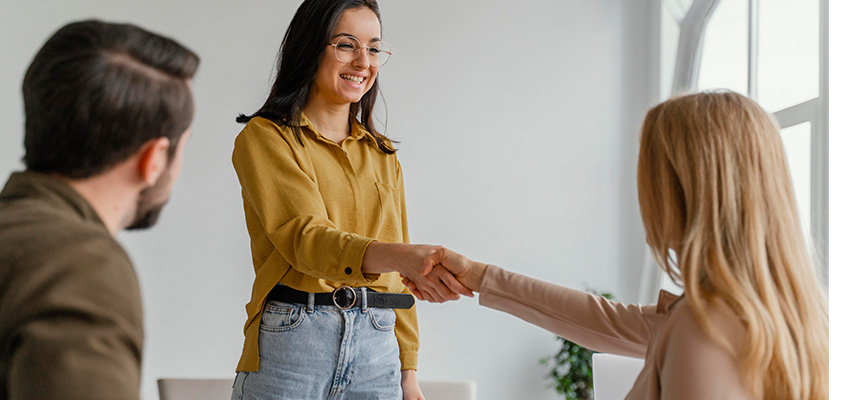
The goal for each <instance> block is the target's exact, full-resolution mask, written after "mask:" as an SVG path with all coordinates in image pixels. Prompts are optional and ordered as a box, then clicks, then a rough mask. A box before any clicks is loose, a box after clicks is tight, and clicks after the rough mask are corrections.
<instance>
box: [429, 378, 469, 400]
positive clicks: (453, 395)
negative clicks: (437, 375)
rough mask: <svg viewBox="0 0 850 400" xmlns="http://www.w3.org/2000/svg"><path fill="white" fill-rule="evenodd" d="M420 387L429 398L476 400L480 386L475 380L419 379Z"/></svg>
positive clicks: (437, 399) (435, 399) (433, 399)
mask: <svg viewBox="0 0 850 400" xmlns="http://www.w3.org/2000/svg"><path fill="white" fill-rule="evenodd" d="M419 388H420V389H422V394H423V395H425V398H426V399H428V400H475V398H476V396H477V393H476V392H477V389H478V387H477V386H476V384H475V381H429V380H424V381H419Z"/></svg>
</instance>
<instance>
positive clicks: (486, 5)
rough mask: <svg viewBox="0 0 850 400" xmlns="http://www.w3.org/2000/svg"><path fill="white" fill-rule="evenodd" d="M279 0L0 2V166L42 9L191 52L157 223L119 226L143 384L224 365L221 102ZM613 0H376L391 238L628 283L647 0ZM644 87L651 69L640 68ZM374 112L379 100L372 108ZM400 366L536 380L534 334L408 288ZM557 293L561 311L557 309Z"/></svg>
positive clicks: (265, 62) (634, 242) (225, 192)
mask: <svg viewBox="0 0 850 400" xmlns="http://www.w3.org/2000/svg"><path fill="white" fill-rule="evenodd" d="M299 3H300V2H297V1H292V0H290V1H270V0H269V1H251V2H246V1H240V2H234V1H221V0H220V1H207V2H193V1H189V0H168V1H166V0H153V1H145V2H141V1H138V0H135V1H116V0H86V1H82V0H80V1H74V2H67V1H58V0H54V1H48V2H41V3H39V5H35V4H36V3H32V2H29V1H23V0H4V2H3V3H2V4H0V51H2V53H3V57H2V58H0V120H2V121H4V126H5V131H4V132H3V134H2V136H0V174H1V175H4V176H5V175H7V173H8V172H11V171H12V170H16V169H20V168H21V167H22V166H21V163H20V162H19V160H20V158H21V156H22V154H23V146H22V143H23V139H22V138H23V117H22V115H23V110H22V105H21V99H20V84H21V79H22V78H23V74H24V71H25V69H26V67H27V65H28V64H29V62H30V61H31V58H32V56H33V55H34V54H35V52H36V50H37V49H38V48H39V47H40V45H41V44H42V43H43V42H44V40H46V39H47V37H48V36H49V35H50V34H51V33H52V32H53V31H55V30H56V29H57V28H58V27H59V26H61V25H63V24H64V23H66V22H69V21H72V20H78V19H82V18H89V17H97V18H101V19H105V20H112V21H130V22H134V23H137V24H139V25H141V26H143V27H146V28H148V29H151V30H154V31H156V32H160V33H165V34H167V35H169V36H172V37H174V38H176V39H178V40H179V41H181V42H183V43H185V44H186V45H188V46H189V47H191V48H192V49H194V50H196V51H197V52H198V53H199V54H200V55H201V57H202V66H201V70H200V72H199V74H198V76H197V79H196V86H195V87H196V94H197V104H198V106H197V110H198V111H197V115H196V119H195V123H194V130H195V134H194V136H193V137H192V139H191V141H190V142H189V146H188V148H187V153H186V162H185V166H184V172H183V175H182V177H181V179H180V181H179V182H178V185H177V187H176V189H175V191H174V194H173V196H172V200H171V203H170V204H169V206H168V207H167V208H166V211H165V213H164V216H163V219H162V220H161V222H160V224H159V225H158V226H157V227H156V228H155V229H153V230H152V231H149V232H145V233H123V234H121V235H120V236H119V240H120V241H121V242H122V243H123V244H125V246H126V247H127V249H128V252H129V254H130V256H131V258H132V259H133V260H134V262H135V264H136V267H137V270H138V273H139V277H140V280H141V284H142V290H143V295H144V302H145V317H146V335H147V336H146V347H145V354H144V357H145V359H144V360H145V361H144V377H143V379H144V382H143V388H142V392H143V397H144V398H145V399H149V400H153V399H156V398H157V395H156V387H155V380H156V379H157V378H159V377H164V376H184V377H231V376H232V374H233V369H234V367H235V363H236V360H237V359H238V356H239V353H240V349H241V344H242V333H241V329H242V324H243V323H244V307H243V306H244V304H245V303H246V302H247V300H248V297H249V290H250V285H251V281H252V278H253V273H252V270H251V263H250V254H249V251H248V238H247V234H246V231H245V227H244V221H243V215H242V206H241V198H240V195H239V185H238V182H237V180H236V176H235V174H234V173H233V171H232V167H231V165H230V152H231V150H232V144H233V139H234V138H235V136H236V134H237V133H238V131H239V129H240V126H239V125H237V124H236V123H235V122H233V118H234V116H235V115H236V114H237V113H238V112H252V111H254V110H255V109H256V108H257V107H258V106H259V105H260V104H261V102H262V101H263V100H264V99H265V96H266V94H267V90H268V86H269V83H270V80H271V78H272V69H273V63H274V59H275V55H276V51H277V47H278V45H279V43H280V39H281V38H282V35H283V32H284V30H285V29H286V26H287V24H288V23H289V21H290V19H291V17H292V15H293V13H294V10H295V8H296V7H297V5H298V4H299ZM642 3H643V2H632V1H625V0H603V1H595V2H589V1H584V0H568V1H565V0H550V1H547V0H526V1H523V2H516V1H506V0H489V1H488V0H475V1H472V0H464V1H457V0H429V1H415V2H412V1H400V0H384V1H383V2H382V10H383V17H384V39H385V40H386V41H388V42H389V43H390V44H391V45H392V49H393V51H394V53H395V55H394V56H393V58H392V59H391V60H390V62H389V64H387V65H386V66H385V67H384V68H383V69H382V71H381V86H382V88H383V93H384V96H385V98H386V101H387V103H388V107H387V108H388V115H389V121H388V128H387V131H386V133H387V134H388V135H389V136H391V137H393V138H395V139H398V140H400V141H401V145H400V148H401V151H400V153H399V157H400V159H401V161H402V165H403V166H404V170H405V181H406V183H407V199H408V212H409V216H410V228H411V237H412V240H413V241H414V242H419V243H433V244H443V245H446V246H448V247H451V248H454V249H456V250H459V251H461V252H464V253H466V254H467V255H469V256H470V257H472V258H476V259H480V260H482V261H488V262H491V263H494V264H498V265H501V266H504V267H509V268H510V269H513V270H516V271H520V272H523V273H526V274H529V275H532V276H535V277H539V278H542V279H547V280H551V281H554V282H558V283H561V284H564V285H567V286H572V287H577V288H582V287H584V286H585V285H588V286H590V287H593V288H597V289H605V290H611V291H614V292H615V293H616V294H617V295H619V297H620V298H621V299H624V300H634V299H636V298H637V295H638V293H637V280H639V277H640V271H639V268H640V264H641V259H642V255H643V231H642V227H641V224H640V219H639V216H638V210H637V202H636V190H635V183H634V175H635V163H636V153H637V131H638V125H639V123H640V120H641V117H642V114H643V112H644V111H645V109H646V108H647V106H648V101H649V100H648V99H651V98H652V96H653V93H654V92H653V89H652V88H653V87H654V86H653V85H652V83H649V82H648V81H647V77H648V76H650V75H651V74H649V72H648V70H649V69H650V68H651V67H652V65H651V63H650V62H649V60H650V59H651V58H652V57H650V53H651V52H650V50H651V49H649V48H648V46H647V43H648V42H649V41H648V40H647V35H648V33H647V32H648V30H647V23H646V21H647V18H646V15H647V10H646V8H645V5H643V4H642ZM656 86H657V85H656ZM381 119H383V117H381ZM419 310H420V327H421V336H422V349H421V356H420V372H419V376H420V379H474V380H476V381H478V385H479V398H480V399H488V400H490V399H496V400H498V399H520V398H523V399H526V398H533V399H555V398H556V397H557V396H556V395H555V393H554V391H553V390H552V389H550V388H548V387H547V382H546V381H545V378H544V377H545V375H546V370H545V369H544V368H543V367H542V366H541V365H540V364H539V362H538V361H539V360H540V359H541V358H542V357H545V356H547V355H550V354H553V353H554V352H555V351H556V347H557V343H556V341H555V340H554V336H553V335H552V334H550V333H548V332H545V331H543V330H541V329H539V328H536V327H533V326H530V325H526V324H524V323H523V322H521V321H520V320H518V319H516V318H513V317H510V316H508V315H505V314H502V313H499V312H496V311H493V310H489V309H484V308H480V307H479V306H478V305H477V300H471V299H465V300H462V301H459V302H456V303H452V304H447V305H430V304H420V305H419ZM564 312H569V310H564Z"/></svg>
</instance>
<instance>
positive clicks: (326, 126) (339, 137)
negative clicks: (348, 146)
mask: <svg viewBox="0 0 850 400" xmlns="http://www.w3.org/2000/svg"><path fill="white" fill-rule="evenodd" d="M311 97H313V98H315V96H311ZM350 110H351V105H350V104H339V105H330V104H326V103H321V101H320V100H307V105H305V106H304V114H306V115H307V118H310V122H312V123H313V125H314V126H315V127H316V129H318V130H319V133H321V134H322V136H324V137H326V138H328V139H330V140H333V141H334V142H337V143H342V141H343V140H345V138H347V137H348V136H349V135H351V130H350V129H351V128H350V127H349V126H348V122H349V121H348V118H349V111H350Z"/></svg>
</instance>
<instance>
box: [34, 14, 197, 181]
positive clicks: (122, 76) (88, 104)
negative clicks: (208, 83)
mask: <svg viewBox="0 0 850 400" xmlns="http://www.w3.org/2000/svg"><path fill="white" fill-rule="evenodd" d="M199 62H200V61H199V58H198V56H197V55H196V54H195V53H193V52H192V51H191V50H189V49H188V48H186V47H184V46H183V45H181V44H180V43H178V42H176V41H174V40H173V39H170V38H167V37H164V36H161V35H158V34H156V33H153V32H149V31H147V30H144V29H142V28H140V27H138V26H134V25H128V24H114V23H107V22H102V21H97V20H89V21H81V22H74V23H71V24H68V25H65V26H64V27H62V28H61V29H59V30H58V31H57V32H56V33H54V34H53V36H51V37H50V39H48V40H47V42H46V43H45V44H44V46H42V47H41V49H40V50H39V51H38V53H37V54H36V55H35V57H34V59H33V61H32V63H31V64H30V66H29V69H27V73H26V76H24V83H23V87H22V91H23V95H24V112H25V114H26V123H25V135H24V148H25V150H26V155H24V163H25V164H26V166H27V169H29V170H31V171H38V172H44V173H57V174H60V175H64V176H67V177H71V178H87V177H90V176H94V175H97V174H99V173H101V172H103V171H106V170H107V169H109V168H110V167H112V166H114V165H116V164H118V163H119V162H121V161H124V160H126V159H127V158H128V157H130V156H131V155H132V154H133V153H134V152H136V151H137V150H138V149H139V148H140V147H141V146H142V145H143V144H144V143H145V142H147V141H149V140H151V139H156V138H159V137H166V138H168V139H169V140H170V146H169V149H168V154H169V157H171V156H173V155H174V151H175V150H176V149H177V142H178V139H179V138H180V135H181V134H182V133H183V132H185V131H186V129H187V128H189V125H190V124H191V122H192V117H193V115H194V111H195V108H194V102H193V100H192V91H191V89H190V87H189V82H188V80H189V79H191V78H192V77H193V76H194V75H195V71H196V70H197V69H198V64H199Z"/></svg>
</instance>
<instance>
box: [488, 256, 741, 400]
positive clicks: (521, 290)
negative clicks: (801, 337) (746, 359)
mask: <svg viewBox="0 0 850 400" xmlns="http://www.w3.org/2000/svg"><path fill="white" fill-rule="evenodd" d="M480 292H481V295H480V297H479V302H480V304H481V305H483V306H485V307H489V308H493V309H496V310H500V311H504V312H507V313H509V314H513V315H514V316H517V317H519V318H521V319H524V320H525V321H528V322H530V323H532V324H534V325H537V326H539V327H541V328H544V329H547V330H549V331H551V332H553V333H555V334H557V335H559V336H562V337H564V338H565V339H568V340H570V341H573V342H575V343H578V344H579V345H582V346H584V347H587V348H589V349H591V350H595V351H599V352H604V353H612V354H619V355H624V356H631V357H639V358H645V359H646V364H645V365H644V368H643V370H642V371H641V373H640V375H638V377H637V379H636V380H635V384H634V386H633V387H632V390H631V391H630V392H629V395H628V396H627V397H626V398H627V399H724V400H734V399H750V398H751V396H750V395H749V393H748V391H747V390H746V389H745V388H744V386H743V384H742V382H741V379H740V377H739V373H738V369H737V365H736V360H735V357H734V356H733V354H730V353H729V352H728V351H727V350H725V349H724V348H723V347H721V346H720V345H719V344H717V343H716V342H715V341H713V340H712V339H710V338H709V337H708V335H707V334H706V333H705V332H704V331H703V330H702V328H700V326H699V324H698V323H697V320H696V318H695V317H694V314H693V313H692V312H691V309H690V307H689V306H688V303H687V302H686V301H684V298H683V297H679V296H675V295H672V294H670V293H668V292H665V291H662V292H661V293H660V295H659V297H658V304H652V305H648V306H640V305H626V304H621V303H617V302H613V301H610V300H607V299H605V298H604V297H601V296H595V295H592V294H589V293H586V292H582V291H578V290H573V289H569V288H565V287H562V286H558V285H555V284H552V283H547V282H543V281H539V280H536V279H533V278H529V277H526V276H523V275H520V274H516V273H512V272H508V271H505V270H503V269H501V268H499V267H496V266H493V265H491V266H489V267H488V268H487V271H486V273H485V275H484V280H483V282H482V283H481V290H480ZM708 315H709V318H710V319H711V321H712V322H713V323H714V324H715V326H716V327H717V328H718V329H719V331H720V332H721V333H722V334H723V335H724V336H725V337H727V338H728V339H729V340H730V342H731V343H730V344H731V345H732V347H733V349H735V350H736V353H737V352H738V351H739V350H740V349H741V348H742V346H743V333H744V325H743V323H742V322H741V321H740V319H739V318H737V317H735V315H734V313H732V311H731V310H730V309H729V308H728V307H725V306H722V305H721V306H712V307H709V309H708Z"/></svg>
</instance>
